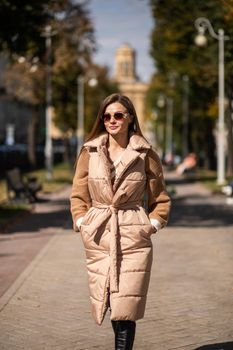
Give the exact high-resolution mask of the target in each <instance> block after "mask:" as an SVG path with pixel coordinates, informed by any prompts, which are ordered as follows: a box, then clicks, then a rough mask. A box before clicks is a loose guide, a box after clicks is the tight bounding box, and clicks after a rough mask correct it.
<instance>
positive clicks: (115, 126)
mask: <svg viewBox="0 0 233 350" xmlns="http://www.w3.org/2000/svg"><path fill="white" fill-rule="evenodd" d="M117 128H118V126H117V125H112V126H109V129H111V130H115V129H117Z"/></svg>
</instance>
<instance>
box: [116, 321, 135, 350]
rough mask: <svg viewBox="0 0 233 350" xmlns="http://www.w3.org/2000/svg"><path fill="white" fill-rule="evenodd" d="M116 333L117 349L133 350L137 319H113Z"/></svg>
mask: <svg viewBox="0 0 233 350" xmlns="http://www.w3.org/2000/svg"><path fill="white" fill-rule="evenodd" d="M112 327H113V330H114V333H115V350H132V349H133V343H134V337H135V329H136V322H135V321H112Z"/></svg>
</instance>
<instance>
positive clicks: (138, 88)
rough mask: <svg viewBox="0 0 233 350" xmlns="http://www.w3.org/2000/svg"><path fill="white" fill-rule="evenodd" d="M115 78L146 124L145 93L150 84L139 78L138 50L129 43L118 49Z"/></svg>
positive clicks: (143, 124)
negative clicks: (137, 66)
mask: <svg viewBox="0 0 233 350" xmlns="http://www.w3.org/2000/svg"><path fill="white" fill-rule="evenodd" d="M114 79H115V80H116V82H117V83H118V85H119V88H120V91H121V93H122V94H124V95H126V96H128V97H129V98H130V99H131V100H132V102H133V104H134V107H135V109H136V111H137V115H138V119H139V123H140V125H141V127H142V129H143V130H144V129H145V128H144V126H145V118H146V113H145V95H146V92H147V89H148V84H146V83H143V82H141V81H140V80H139V78H138V76H137V73H136V52H135V50H134V49H133V48H132V47H131V46H130V45H129V44H123V45H122V46H121V47H119V48H118V49H117V50H116V56H115V73H114Z"/></svg>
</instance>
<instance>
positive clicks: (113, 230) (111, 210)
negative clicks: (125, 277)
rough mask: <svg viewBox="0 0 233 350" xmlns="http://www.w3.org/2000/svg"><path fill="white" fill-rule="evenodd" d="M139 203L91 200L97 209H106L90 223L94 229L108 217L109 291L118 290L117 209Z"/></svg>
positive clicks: (131, 206)
mask: <svg viewBox="0 0 233 350" xmlns="http://www.w3.org/2000/svg"><path fill="white" fill-rule="evenodd" d="M140 205H141V204H140V203H139V202H138V201H131V202H127V203H122V204H117V205H115V204H104V203H100V202H97V201H93V202H92V206H93V207H95V208H98V209H106V211H105V213H104V214H103V215H102V216H101V220H98V219H97V220H96V222H95V223H93V224H94V225H93V224H91V226H92V225H93V226H95V227H93V229H94V231H95V232H96V231H97V230H98V228H99V227H100V226H101V225H102V224H103V222H104V221H106V220H107V219H108V218H110V241H109V248H110V249H109V255H110V291H111V292H119V280H118V273H117V272H118V271H117V267H118V263H117V236H118V210H126V209H134V210H135V209H139V207H140Z"/></svg>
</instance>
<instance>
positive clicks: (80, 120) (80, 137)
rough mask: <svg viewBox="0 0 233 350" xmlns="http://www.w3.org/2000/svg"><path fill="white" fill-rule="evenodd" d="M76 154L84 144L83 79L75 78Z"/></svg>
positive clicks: (81, 77) (80, 77)
mask: <svg viewBox="0 0 233 350" xmlns="http://www.w3.org/2000/svg"><path fill="white" fill-rule="evenodd" d="M77 87H78V91H77V94H78V95H77V124H78V125H77V154H79V152H80V150H81V148H82V145H83V142H84V77H83V76H79V77H78V78H77Z"/></svg>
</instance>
